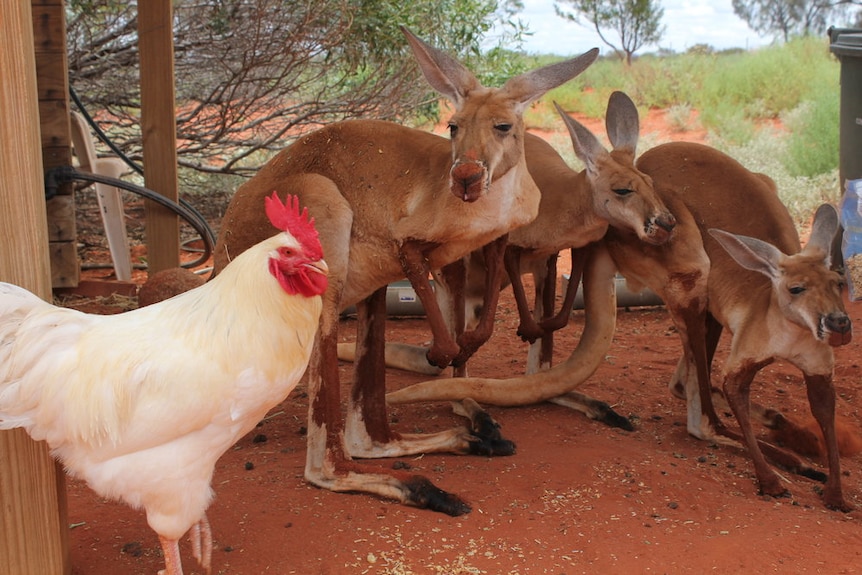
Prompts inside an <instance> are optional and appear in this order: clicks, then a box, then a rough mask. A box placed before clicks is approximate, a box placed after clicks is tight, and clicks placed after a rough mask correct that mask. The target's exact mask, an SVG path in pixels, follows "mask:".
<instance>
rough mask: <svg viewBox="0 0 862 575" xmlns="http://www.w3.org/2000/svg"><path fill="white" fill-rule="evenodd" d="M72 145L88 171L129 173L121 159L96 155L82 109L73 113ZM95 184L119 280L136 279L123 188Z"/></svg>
mask: <svg viewBox="0 0 862 575" xmlns="http://www.w3.org/2000/svg"><path fill="white" fill-rule="evenodd" d="M72 146H73V147H74V149H75V154H76V155H77V157H78V167H79V168H80V169H81V170H82V171H84V172H90V173H92V174H98V175H100V176H107V177H110V178H120V177H121V176H123V175H124V174H126V173H128V172H129V167H128V166H127V165H126V163H125V162H123V161H122V160H121V159H119V158H116V157H109V158H99V157H97V156H96V145H95V143H94V142H93V137H92V136H91V134H90V127H89V126H88V125H87V121H86V120H85V119H84V117H83V116H82V115H81V114H79V113H78V112H72ZM95 187H96V199H97V201H98V203H99V211H100V212H101V214H102V222H103V224H104V226H105V237H106V238H107V240H108V249H109V250H110V252H111V259H112V260H113V262H114V273H115V274H116V276H117V279H118V280H120V281H129V280H131V279H132V257H131V254H130V251H129V237H128V236H127V235H126V221H125V213H124V212H123V198H122V195H121V193H120V189H119V188H116V187H114V186H109V185H107V184H100V183H98V182H97V183H95Z"/></svg>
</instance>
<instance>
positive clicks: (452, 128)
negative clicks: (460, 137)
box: [449, 122, 458, 138]
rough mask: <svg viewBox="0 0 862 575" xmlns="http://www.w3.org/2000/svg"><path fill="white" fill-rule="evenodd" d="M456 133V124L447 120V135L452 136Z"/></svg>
mask: <svg viewBox="0 0 862 575" xmlns="http://www.w3.org/2000/svg"><path fill="white" fill-rule="evenodd" d="M457 133H458V124H455V123H452V122H449V137H450V138H454V137H455V134H457Z"/></svg>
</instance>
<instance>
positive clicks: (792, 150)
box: [783, 86, 839, 176]
mask: <svg viewBox="0 0 862 575" xmlns="http://www.w3.org/2000/svg"><path fill="white" fill-rule="evenodd" d="M783 123H784V125H785V126H786V127H787V128H788V130H789V136H788V144H787V155H786V156H785V166H786V167H787V170H788V171H789V172H790V173H791V174H792V175H794V176H816V175H819V174H824V173H828V172H829V171H831V170H834V169H836V168H837V167H838V147H839V146H838V144H839V140H838V132H839V98H838V92H837V91H836V90H834V89H832V87H830V86H821V88H820V89H819V90H818V91H817V93H816V94H815V95H814V98H813V99H812V100H809V101H806V102H803V103H802V104H800V105H799V106H798V107H797V108H796V109H795V110H793V111H791V112H789V113H788V114H785V116H784V117H783Z"/></svg>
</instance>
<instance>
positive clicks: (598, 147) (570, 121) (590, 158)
mask: <svg viewBox="0 0 862 575" xmlns="http://www.w3.org/2000/svg"><path fill="white" fill-rule="evenodd" d="M554 107H556V108H557V113H558V114H559V115H560V117H562V118H563V122H564V123H565V124H566V128H568V130H569V137H571V139H572V146H573V147H574V149H575V155H576V156H577V157H578V158H580V160H581V161H582V162H583V163H584V165H585V166H586V168H587V172H588V173H590V175H594V174H595V173H596V171H597V169H598V168H597V167H596V162H597V160H598V158H599V157H600V156H602V155H607V153H608V151H607V150H606V149H605V147H604V146H602V143H601V142H599V139H598V138H596V137H595V135H593V133H592V132H590V131H589V130H588V129H587V127H586V126H584V125H583V124H581V123H580V122H578V121H577V120H575V119H574V118H570V117H569V115H568V114H566V112H565V111H564V110H563V109H562V108H561V107H560V105H559V104H557V103H556V102H554Z"/></svg>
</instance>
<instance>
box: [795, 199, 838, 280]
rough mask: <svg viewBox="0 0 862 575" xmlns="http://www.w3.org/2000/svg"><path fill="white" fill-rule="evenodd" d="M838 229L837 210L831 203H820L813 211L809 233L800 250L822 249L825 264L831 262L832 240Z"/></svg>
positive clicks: (827, 264)
mask: <svg viewBox="0 0 862 575" xmlns="http://www.w3.org/2000/svg"><path fill="white" fill-rule="evenodd" d="M837 231H838V210H836V209H835V207H834V206H833V205H832V204H822V205H821V206H820V207H819V208H817V211H816V212H815V213H814V222H813V223H812V224H811V235H810V236H809V238H808V243H807V244H805V247H804V248H803V250H802V251H804V252H806V253H808V252H812V251H814V250H822V251H823V253H824V254H825V256H824V257H825V258H826V266H827V267H828V266H829V265H831V263H832V240H833V239H835V233H836V232H837Z"/></svg>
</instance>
